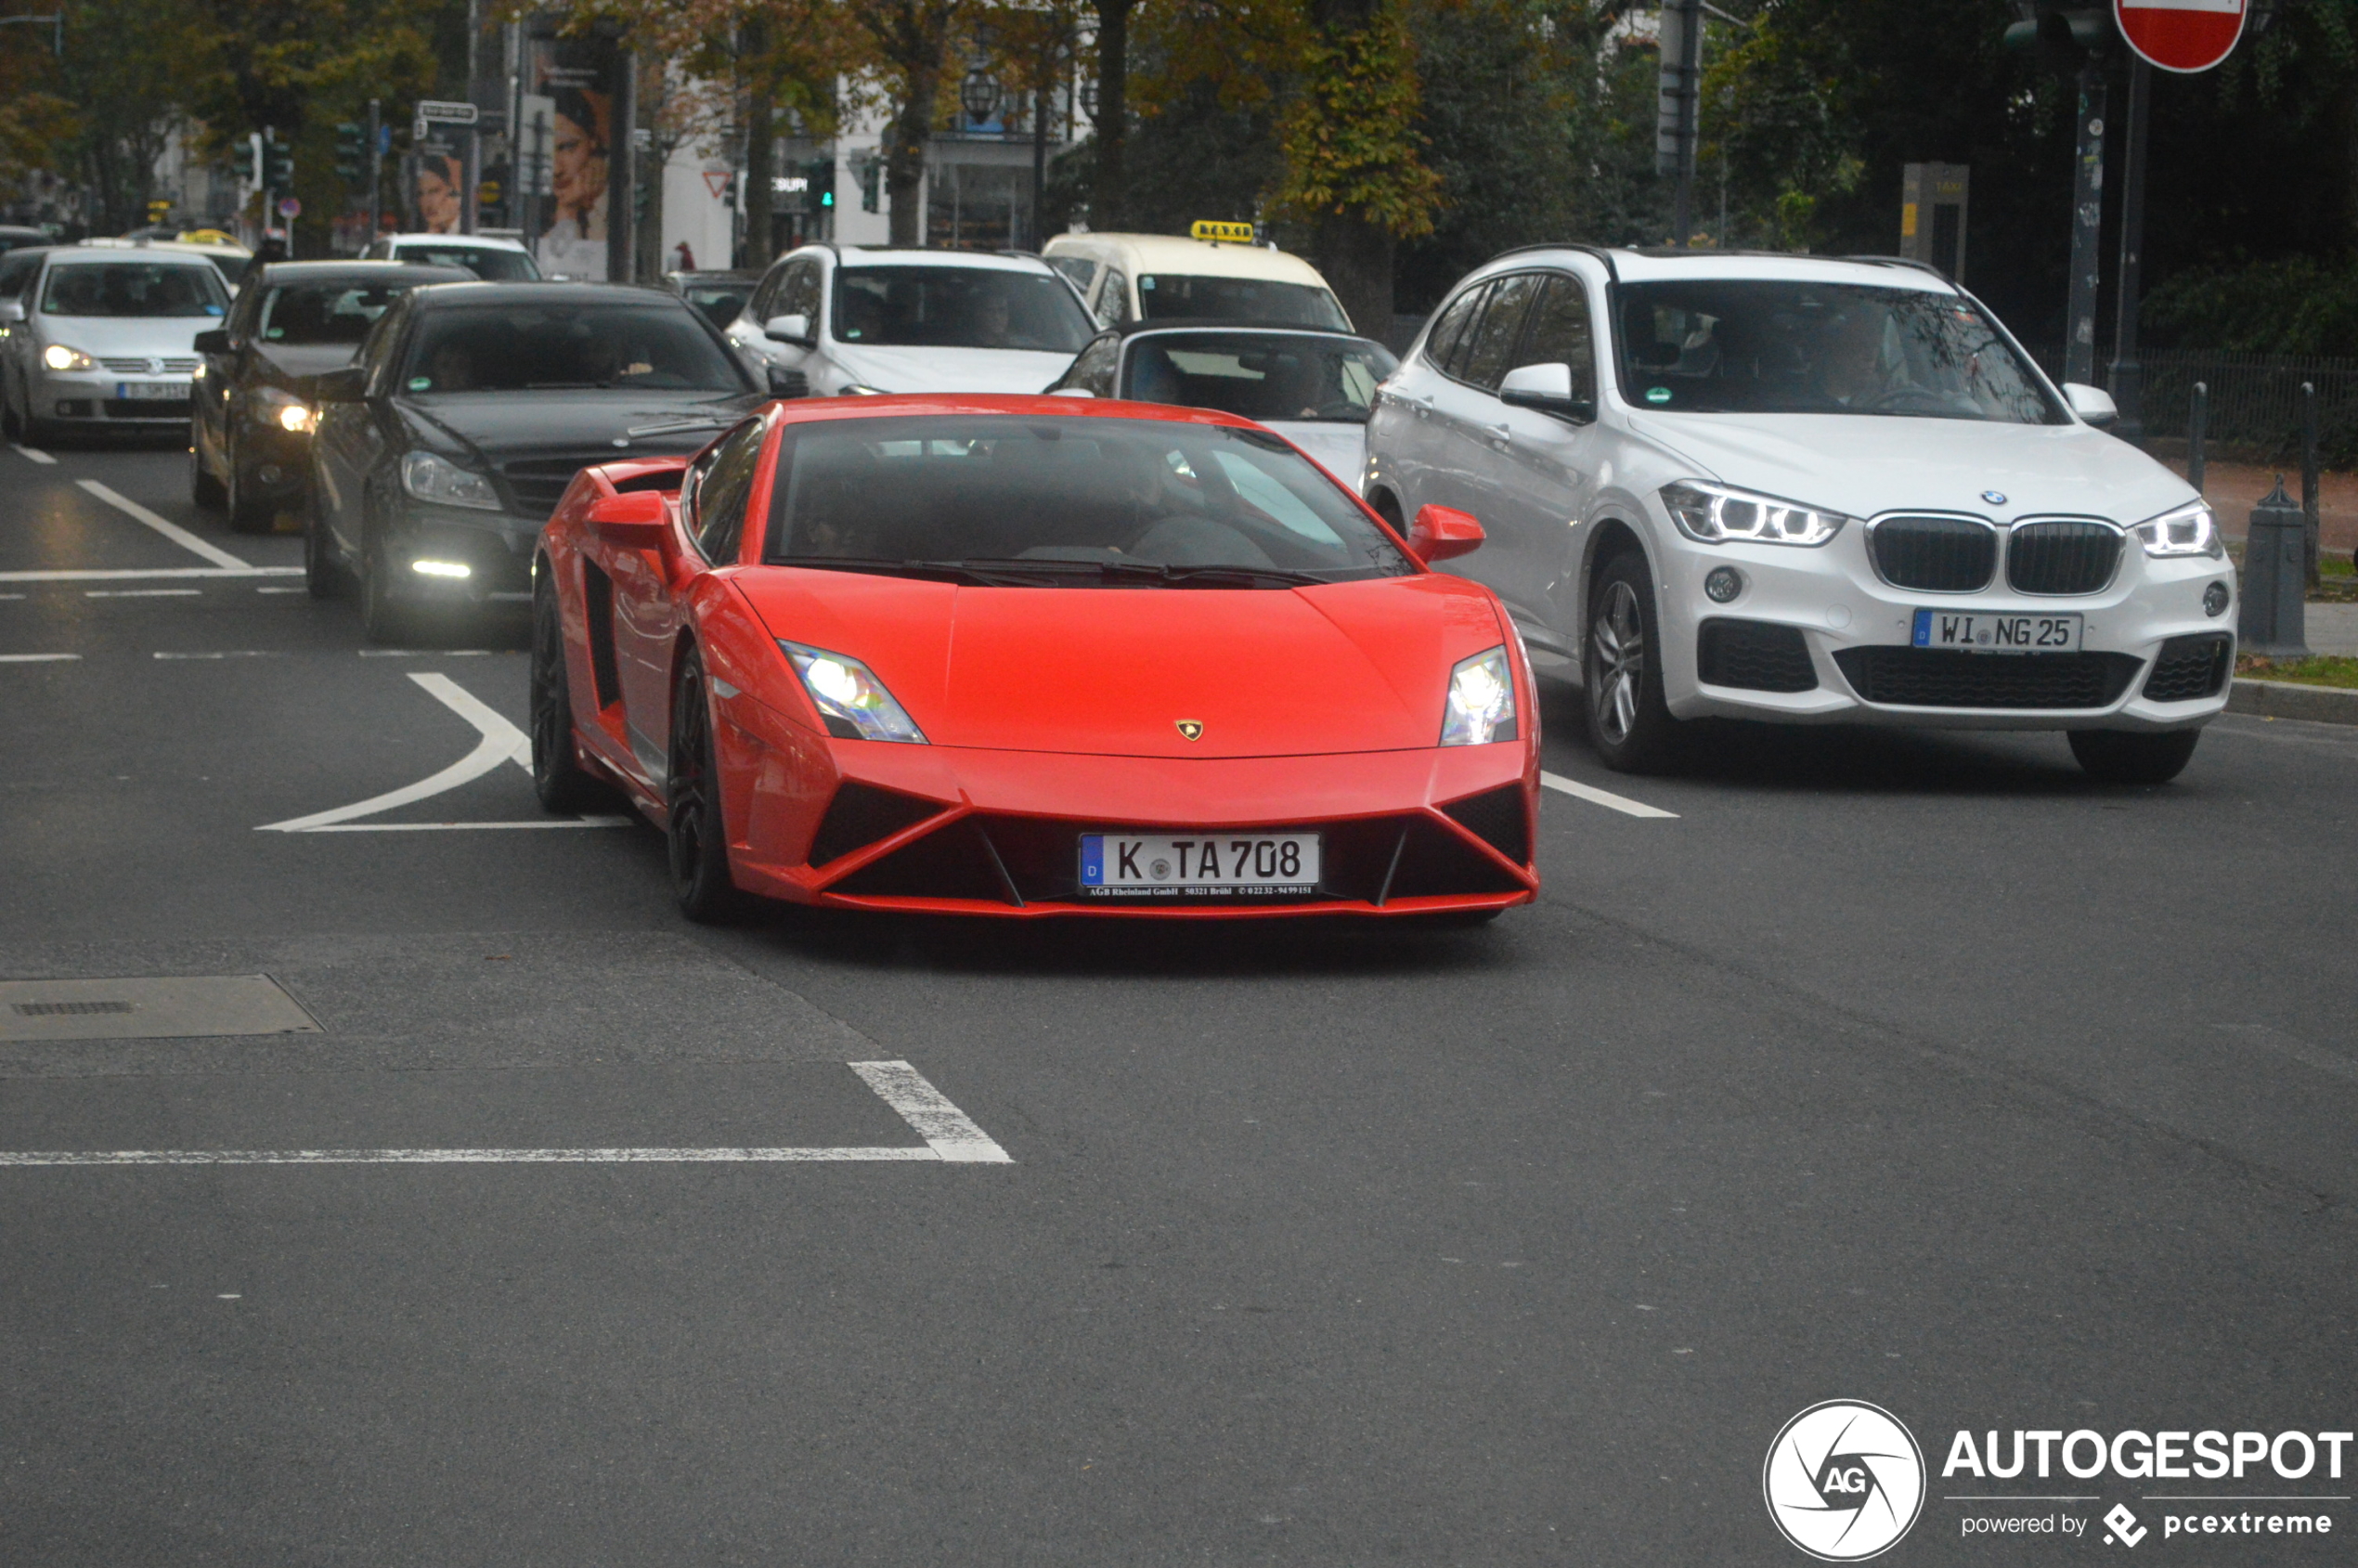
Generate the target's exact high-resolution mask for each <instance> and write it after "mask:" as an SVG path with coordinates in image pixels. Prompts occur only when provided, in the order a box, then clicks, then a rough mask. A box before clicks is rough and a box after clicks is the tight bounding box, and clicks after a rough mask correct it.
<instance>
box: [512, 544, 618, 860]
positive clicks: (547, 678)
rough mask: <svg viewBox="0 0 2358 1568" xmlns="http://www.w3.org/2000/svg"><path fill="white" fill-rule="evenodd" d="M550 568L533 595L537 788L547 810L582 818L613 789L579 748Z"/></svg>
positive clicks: (541, 575) (544, 568) (543, 571)
mask: <svg viewBox="0 0 2358 1568" xmlns="http://www.w3.org/2000/svg"><path fill="white" fill-rule="evenodd" d="M548 571H549V568H548V567H547V565H546V564H545V563H544V564H543V565H542V567H541V570H540V572H539V574H538V576H539V581H538V582H537V583H535V584H534V585H533V593H532V695H531V708H530V711H531V723H532V788H533V793H534V794H536V795H538V796H539V797H540V804H541V806H542V807H543V808H544V809H545V810H550V811H553V812H555V813H556V814H558V815H559V816H577V815H579V814H580V813H581V812H583V811H586V810H589V808H590V807H592V806H602V805H604V804H606V803H607V801H608V799H609V798H610V794H611V792H610V791H608V789H607V788H606V786H605V785H604V784H602V782H601V781H599V780H598V779H597V778H595V777H593V776H592V775H591V774H590V773H589V771H588V770H586V769H584V768H583V767H582V766H581V759H580V756H579V754H578V753H577V752H576V750H575V749H574V733H573V682H572V680H571V678H570V676H569V674H568V673H567V670H566V667H565V642H564V626H563V624H562V622H561V620H560V618H559V614H558V606H557V590H556V588H555V586H554V585H553V584H552V583H551V582H550V580H549V577H548Z"/></svg>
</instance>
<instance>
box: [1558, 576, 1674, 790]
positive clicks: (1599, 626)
mask: <svg viewBox="0 0 2358 1568" xmlns="http://www.w3.org/2000/svg"><path fill="white" fill-rule="evenodd" d="M1650 577H1651V574H1650V573H1649V572H1648V571H1647V569H1646V558H1645V557H1644V556H1643V555H1640V554H1639V553H1638V552H1637V551H1627V552H1626V553H1624V554H1621V555H1616V556H1614V557H1613V560H1611V561H1610V562H1608V563H1606V564H1605V568H1604V570H1603V571H1601V572H1600V573H1598V574H1597V585H1596V587H1595V588H1594V589H1593V590H1590V592H1589V596H1588V635H1587V639H1586V640H1585V641H1584V646H1583V652H1582V664H1581V673H1582V677H1583V694H1584V695H1585V696H1586V697H1587V711H1588V739H1589V743H1590V744H1591V745H1594V746H1595V747H1596V748H1597V756H1598V757H1599V758H1600V759H1601V760H1602V761H1603V763H1604V765H1605V766H1606V767H1608V768H1611V769H1612V770H1613V771H1615V772H1617V773H1651V772H1656V771H1660V770H1662V769H1664V768H1665V767H1667V766H1669V765H1670V763H1671V762H1672V761H1674V760H1675V759H1676V758H1677V756H1678V743H1679V739H1680V733H1679V732H1680V730H1681V729H1682V726H1681V725H1680V724H1679V722H1678V720H1677V719H1673V718H1672V717H1671V716H1670V707H1669V705H1668V704H1667V703H1666V702H1665V700H1664V698H1663V692H1662V628H1661V622H1660V620H1659V619H1658V618H1657V617H1656V616H1655V614H1654V596H1653V584H1652V581H1650V580H1649V579H1650Z"/></svg>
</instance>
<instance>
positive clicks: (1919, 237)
mask: <svg viewBox="0 0 2358 1568" xmlns="http://www.w3.org/2000/svg"><path fill="white" fill-rule="evenodd" d="M1972 186H1973V170H1972V169H1971V168H1970V167H1969V166H1967V165H1966V164H1963V163H1909V164H1905V165H1903V166H1902V168H1901V171H1900V175H1899V253H1900V254H1901V255H1903V256H1906V257H1907V258H1908V259H1909V260H1911V261H1921V262H1930V263H1931V264H1932V265H1933V266H1937V267H1938V268H1940V270H1941V271H1943V272H1945V273H1947V274H1948V275H1949V276H1950V278H1951V279H1954V280H1955V281H1956V282H1959V283H1963V281H1964V280H1965V199H1966V196H1967V194H1968V193H1969V192H1970V190H1971V188H1972Z"/></svg>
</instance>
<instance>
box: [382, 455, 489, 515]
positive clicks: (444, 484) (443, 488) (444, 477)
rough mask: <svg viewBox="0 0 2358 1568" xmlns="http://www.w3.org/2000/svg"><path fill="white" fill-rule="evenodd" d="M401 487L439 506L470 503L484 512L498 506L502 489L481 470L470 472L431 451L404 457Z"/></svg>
mask: <svg viewBox="0 0 2358 1568" xmlns="http://www.w3.org/2000/svg"><path fill="white" fill-rule="evenodd" d="M401 487H402V488H403V489H405V490H407V491H408V492H409V493H410V494H411V495H413V496H415V497H416V498H417V499H420V500H421V501H432V502H434V504H435V505H437V506H467V507H473V508H475V509H477V510H478V511H482V512H497V511H499V492H498V491H497V490H494V489H493V488H492V487H491V481H490V480H489V479H487V478H486V477H485V476H484V475H482V474H480V473H468V472H467V471H466V470H465V469H463V468H460V466H459V465H458V464H457V463H454V462H452V461H450V460H448V459H447V458H438V457H436V456H434V454H433V453H432V452H411V453H409V454H408V456H407V457H405V458H403V459H402V460H401Z"/></svg>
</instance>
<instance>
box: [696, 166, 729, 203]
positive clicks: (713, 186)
mask: <svg viewBox="0 0 2358 1568" xmlns="http://www.w3.org/2000/svg"><path fill="white" fill-rule="evenodd" d="M736 177H737V176H736V175H732V174H731V173H730V172H729V171H728V170H726V169H719V170H714V169H706V171H705V172H704V188H706V190H709V191H711V192H712V199H713V200H714V201H722V200H724V199H725V198H726V197H727V196H728V194H729V182H730V181H731V180H732V179H734V178H736Z"/></svg>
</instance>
